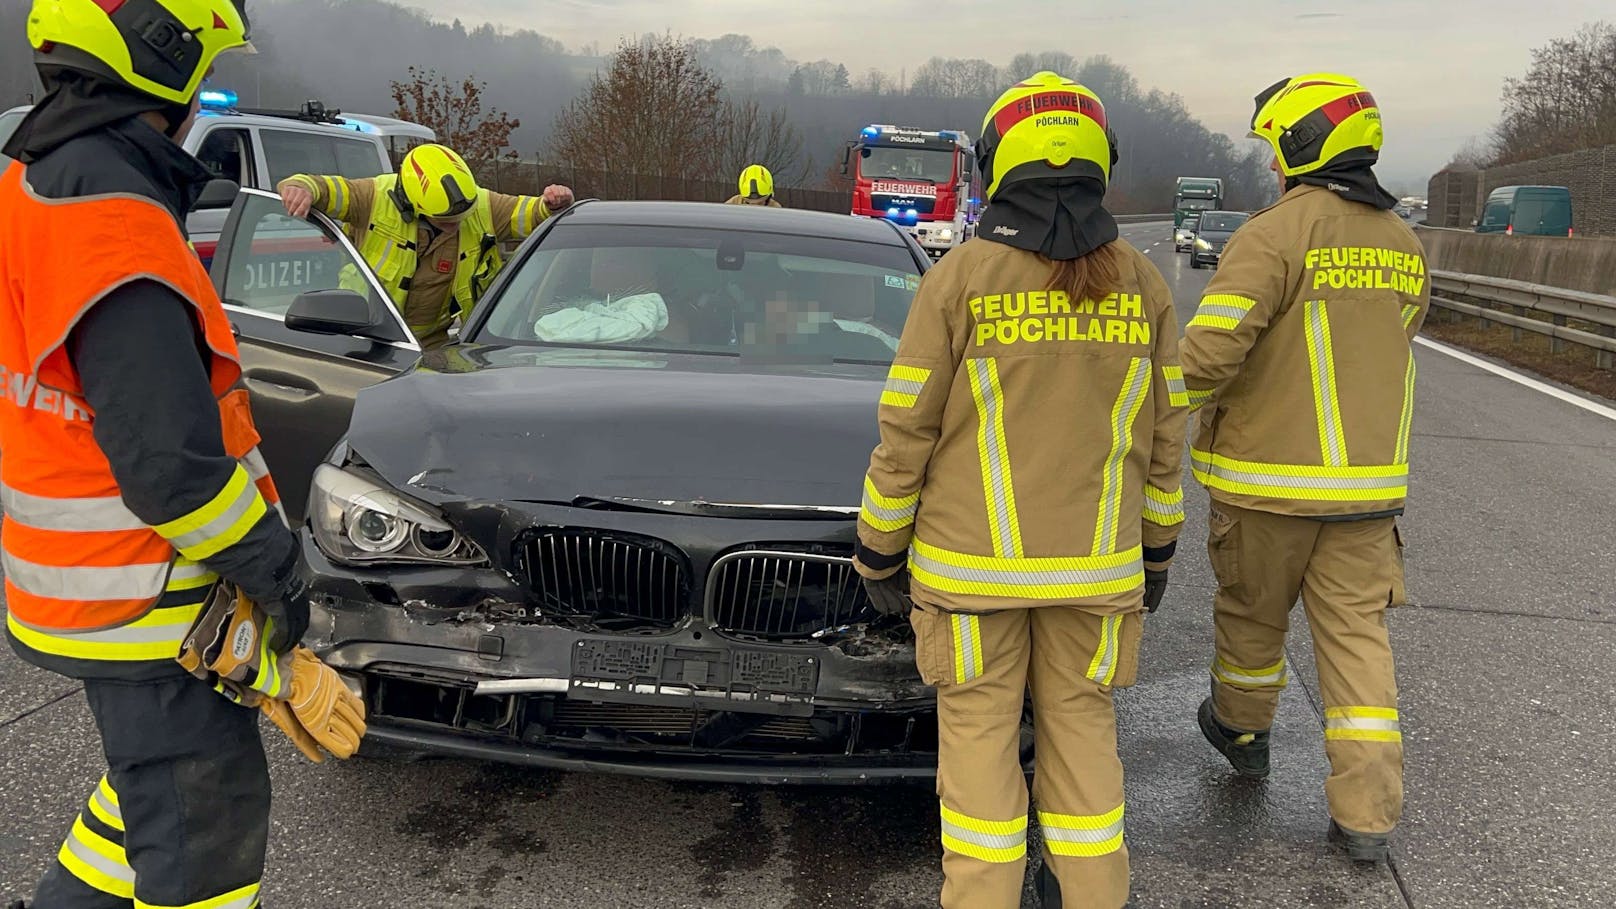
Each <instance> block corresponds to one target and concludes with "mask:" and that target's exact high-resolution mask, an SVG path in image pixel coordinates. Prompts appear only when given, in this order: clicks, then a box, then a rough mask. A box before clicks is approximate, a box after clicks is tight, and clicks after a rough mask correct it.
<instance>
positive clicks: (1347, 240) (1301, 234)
mask: <svg viewBox="0 0 1616 909" xmlns="http://www.w3.org/2000/svg"><path fill="white" fill-rule="evenodd" d="M1430 293H1431V288H1430V275H1429V274H1428V272H1427V266H1426V262H1425V250H1424V248H1423V247H1422V246H1421V245H1420V241H1419V240H1418V239H1416V238H1415V236H1414V234H1413V232H1412V231H1410V230H1409V229H1408V227H1407V226H1405V225H1404V224H1403V222H1402V220H1401V219H1399V218H1398V217H1397V216H1396V215H1394V214H1392V213H1391V212H1388V211H1382V210H1380V209H1377V208H1374V207H1373V206H1370V205H1364V204H1361V203H1357V202H1349V201H1347V200H1345V199H1342V198H1340V197H1338V196H1336V195H1335V194H1334V193H1332V192H1330V191H1329V190H1327V189H1324V188H1322V187H1316V186H1300V187H1298V188H1296V189H1293V190H1291V191H1290V192H1288V193H1286V194H1285V196H1284V197H1283V198H1282V199H1280V200H1279V202H1278V203H1276V204H1275V205H1273V206H1272V207H1270V208H1268V209H1265V210H1264V211H1261V212H1258V213H1257V214H1256V215H1255V216H1253V217H1252V219H1251V220H1250V221H1248V222H1247V223H1246V224H1245V225H1244V226H1243V227H1241V228H1240V230H1239V232H1237V233H1236V234H1235V235H1234V238H1233V239H1231V240H1230V241H1229V245H1228V247H1227V248H1226V249H1225V250H1224V253H1223V261H1222V263H1221V264H1220V265H1219V267H1218V273H1217V275H1216V276H1214V277H1213V279H1212V281H1211V283H1209V284H1208V285H1207V288H1206V293H1205V295H1204V296H1203V297H1202V298H1201V304H1200V308H1199V309H1198V310H1197V312H1196V314H1195V317H1194V319H1192V320H1191V321H1190V323H1189V327H1188V329H1187V331H1186V333H1185V337H1184V343H1183V349H1182V353H1183V364H1184V380H1185V384H1186V385H1187V386H1188V388H1189V396H1190V403H1191V406H1192V407H1193V408H1196V409H1197V410H1198V411H1199V413H1200V421H1199V427H1198V431H1197V434H1196V438H1195V440H1194V443H1193V445H1192V447H1191V461H1192V466H1193V468H1194V472H1195V476H1196V478H1197V479H1198V480H1200V481H1201V483H1202V484H1204V485H1205V486H1206V487H1207V489H1208V490H1209V492H1210V493H1211V495H1212V497H1213V498H1214V499H1217V500H1218V501H1221V502H1227V503H1229V504H1231V505H1236V506H1240V507H1244V508H1251V509H1255V510H1258V511H1268V512H1273V513H1276V514H1287V515H1298V516H1306V517H1325V516H1354V515H1373V514H1393V513H1397V512H1399V511H1401V509H1402V507H1403V499H1404V497H1405V496H1406V495H1407V493H1408V443H1409V431H1410V425H1411V421H1412V419H1413V412H1414V356H1413V351H1412V348H1411V347H1410V342H1411V341H1412V339H1413V337H1414V335H1415V334H1416V333H1417V332H1418V331H1419V328H1420V324H1421V323H1422V322H1423V321H1424V319H1425V311H1426V308H1427V306H1428V304H1429V302H1430Z"/></svg>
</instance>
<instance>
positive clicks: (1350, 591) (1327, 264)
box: [1182, 74, 1430, 861]
mask: <svg viewBox="0 0 1616 909" xmlns="http://www.w3.org/2000/svg"><path fill="white" fill-rule="evenodd" d="M1251 128H1252V134H1253V135H1254V136H1255V137H1258V138H1262V139H1265V140H1267V141H1268V142H1269V144H1271V145H1272V146H1273V149H1274V165H1273V167H1274V170H1275V172H1276V173H1277V174H1278V176H1279V181H1280V183H1281V186H1282V187H1283V193H1284V195H1283V197H1282V198H1281V199H1280V200H1279V202H1278V203H1277V204H1275V205H1273V206H1272V207H1270V208H1268V209H1267V210H1265V211H1262V212H1259V213H1258V214H1257V215H1255V216H1254V217H1253V218H1252V219H1251V220H1250V221H1249V222H1247V223H1246V224H1245V226H1243V227H1242V228H1241V229H1240V231H1239V232H1238V233H1237V234H1235V236H1234V238H1233V239H1232V240H1231V241H1230V243H1229V245H1228V247H1227V249H1226V250H1225V251H1224V254H1223V261H1222V263H1221V265H1220V267H1219V269H1218V273H1217V275H1216V277H1214V278H1213V279H1212V281H1211V283H1210V284H1208V285H1207V288H1206V293H1205V296H1204V297H1202V299H1201V304H1200V308H1199V309H1198V311H1197V312H1196V315H1195V317H1194V318H1193V319H1192V320H1191V321H1190V323H1189V328H1188V330H1187V333H1186V335H1185V338H1184V343H1183V347H1182V353H1183V363H1184V379H1185V383H1186V384H1187V385H1188V388H1189V395H1190V401H1191V405H1192V406H1193V407H1195V408H1196V409H1197V410H1198V412H1199V415H1200V421H1199V426H1198V428H1197V429H1198V431H1197V433H1196V435H1195V439H1194V442H1193V444H1192V446H1191V459H1192V462H1193V467H1194V472H1195V476H1196V477H1197V479H1199V480H1200V481H1201V483H1202V484H1203V485H1205V486H1206V488H1207V491H1208V492H1209V493H1210V494H1211V497H1212V509H1211V536H1210V541H1209V549H1210V553H1211V559H1212V567H1213V569H1214V571H1215V573H1216V574H1217V578H1218V592H1217V597H1216V601H1215V616H1216V619H1215V621H1216V625H1217V645H1216V646H1217V652H1216V655H1215V657H1214V659H1213V661H1212V670H1211V671H1212V696H1211V697H1210V698H1208V699H1207V700H1206V701H1205V702H1204V703H1203V704H1202V705H1201V710H1200V718H1199V721H1200V726H1201V731H1202V732H1203V733H1204V734H1205V735H1206V737H1207V739H1208V740H1209V741H1210V742H1211V743H1212V745H1213V746H1214V747H1216V748H1217V749H1218V750H1219V751H1220V752H1222V754H1223V755H1224V756H1225V757H1226V758H1227V759H1228V760H1229V762H1230V764H1232V765H1233V766H1234V769H1235V770H1236V771H1238V772H1239V773H1241V774H1242V775H1245V776H1249V777H1264V776H1267V775H1268V768H1269V756H1268V750H1269V738H1268V729H1269V726H1270V724H1271V723H1272V722H1273V718H1274V712H1275V709H1276V707H1277V706H1278V702H1279V692H1280V689H1281V688H1283V687H1285V683H1286V679H1287V677H1288V675H1289V672H1288V670H1287V668H1286V665H1285V632H1286V628H1287V625H1288V616H1289V613H1290V610H1291V607H1292V605H1293V604H1295V602H1296V600H1297V596H1298V595H1300V596H1301V599H1302V603H1303V605H1304V607H1305V608H1306V609H1307V615H1308V624H1309V626H1310V627H1311V628H1312V631H1313V646H1314V650H1315V652H1316V654H1317V658H1318V668H1319V684H1320V688H1321V692H1322V694H1323V697H1324V703H1325V715H1324V738H1325V751H1326V752H1327V754H1328V755H1329V758H1330V766H1331V773H1330V778H1329V780H1328V781H1327V782H1326V783H1325V792H1326V795H1327V796H1328V798H1329V804H1330V816H1331V823H1330V827H1329V836H1330V838H1331V840H1332V841H1334V842H1336V843H1337V844H1339V845H1341V846H1343V847H1344V848H1345V849H1346V851H1347V853H1348V855H1350V856H1351V857H1352V858H1354V859H1357V860H1363V861H1377V860H1382V859H1384V858H1385V857H1386V854H1387V844H1388V835H1389V834H1390V833H1391V831H1392V828H1393V827H1395V826H1396V824H1397V821H1398V818H1399V815H1400V813H1401V809H1402V800H1403V788H1402V785H1403V783H1402V767H1403V746H1402V732H1401V729H1400V727H1399V722H1398V715H1397V684H1396V680H1395V678H1394V677H1393V671H1392V651H1391V644H1390V640H1389V638H1388V635H1387V630H1386V610H1387V608H1388V607H1391V606H1397V605H1400V604H1401V603H1402V602H1403V600H1404V592H1403V564H1402V541H1401V538H1400V537H1399V535H1398V529H1397V520H1396V519H1397V516H1398V515H1400V514H1402V512H1403V500H1404V496H1405V495H1406V494H1407V491H1408V464H1409V458H1408V453H1409V452H1408V449H1409V430H1410V424H1411V420H1412V418H1413V409H1414V356H1413V350H1412V348H1411V347H1410V342H1411V340H1412V339H1413V337H1414V335H1415V333H1416V332H1417V331H1418V330H1419V327H1420V323H1421V322H1422V321H1423V319H1424V317H1425V311H1426V306H1427V303H1428V301H1429V298H1430V288H1429V286H1428V283H1427V282H1428V275H1427V272H1426V264H1425V256H1424V250H1423V249H1422V247H1421V246H1420V241H1419V240H1417V239H1415V237H1414V235H1413V233H1412V232H1410V231H1409V229H1408V228H1407V227H1406V226H1405V225H1404V224H1403V222H1402V220H1401V219H1399V218H1398V217H1396V216H1395V215H1393V214H1392V213H1391V211H1390V209H1391V208H1392V207H1393V206H1394V205H1395V203H1396V200H1395V199H1394V198H1392V196H1391V195H1390V194H1389V193H1387V192H1386V191H1385V190H1384V189H1382V188H1381V186H1380V184H1379V183H1378V182H1377V181H1376V179H1375V175H1374V171H1373V169H1372V167H1373V165H1374V164H1375V162H1376V160H1378V157H1379V151H1380V147H1381V140H1382V130H1381V120H1380V109H1379V108H1378V107H1377V106H1376V105H1375V100H1374V98H1373V97H1372V96H1371V95H1370V94H1369V92H1368V91H1367V90H1365V88H1364V87H1363V86H1362V85H1360V84H1358V82H1357V81H1355V80H1353V79H1351V78H1348V77H1346V76H1339V75H1333V74H1316V75H1306V76H1298V77H1296V78H1293V79H1286V80H1283V81H1281V82H1279V83H1278V84H1276V85H1274V86H1273V87H1271V88H1269V89H1268V90H1266V91H1264V92H1263V93H1262V94H1261V95H1259V96H1258V97H1257V110H1256V114H1255V115H1254V117H1253V118H1252V123H1251Z"/></svg>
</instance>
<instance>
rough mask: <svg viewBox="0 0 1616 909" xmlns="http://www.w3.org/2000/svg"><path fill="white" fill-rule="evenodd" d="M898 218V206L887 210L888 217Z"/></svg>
mask: <svg viewBox="0 0 1616 909" xmlns="http://www.w3.org/2000/svg"><path fill="white" fill-rule="evenodd" d="M897 216H898V208H897V206H893V207H892V208H889V209H887V217H889V218H896V217H897Z"/></svg>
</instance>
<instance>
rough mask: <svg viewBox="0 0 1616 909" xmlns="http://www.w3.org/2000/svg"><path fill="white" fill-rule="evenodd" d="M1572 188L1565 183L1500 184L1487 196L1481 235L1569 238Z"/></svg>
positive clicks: (1479, 222)
mask: <svg viewBox="0 0 1616 909" xmlns="http://www.w3.org/2000/svg"><path fill="white" fill-rule="evenodd" d="M1571 215H1572V208H1571V190H1570V189H1568V188H1566V187H1564V186H1501V187H1499V188H1498V189H1495V190H1493V191H1492V192H1491V193H1489V194H1488V195H1487V203H1486V204H1485V205H1484V206H1482V209H1481V217H1480V218H1478V219H1476V226H1475V232H1476V233H1478V234H1506V235H1508V236H1515V235H1517V234H1519V235H1523V236H1532V237H1570V236H1574V235H1575V229H1574V228H1573V227H1572V223H1571Z"/></svg>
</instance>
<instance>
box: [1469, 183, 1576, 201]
mask: <svg viewBox="0 0 1616 909" xmlns="http://www.w3.org/2000/svg"><path fill="white" fill-rule="evenodd" d="M1519 192H1547V193H1553V194H1555V195H1561V196H1569V195H1571V188H1570V187H1567V186H1536V185H1534V186H1500V187H1498V188H1497V189H1495V190H1493V191H1492V192H1491V193H1490V194H1489V195H1488V198H1492V197H1493V196H1502V195H1512V194H1514V193H1519Z"/></svg>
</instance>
